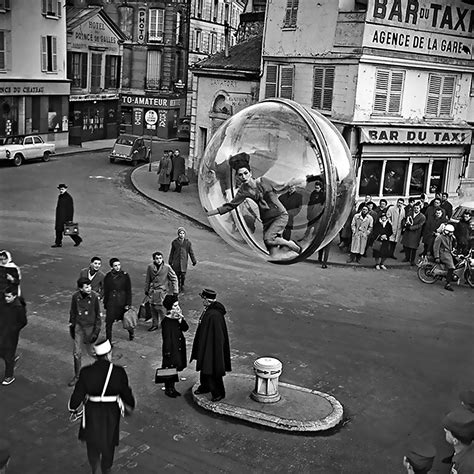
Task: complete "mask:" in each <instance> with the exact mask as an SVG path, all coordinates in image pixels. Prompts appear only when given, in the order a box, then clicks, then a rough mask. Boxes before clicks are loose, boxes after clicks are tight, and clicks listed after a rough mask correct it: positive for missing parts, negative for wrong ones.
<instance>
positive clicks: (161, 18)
mask: <svg viewBox="0 0 474 474" xmlns="http://www.w3.org/2000/svg"><path fill="white" fill-rule="evenodd" d="M149 15H150V16H149V22H148V41H155V42H158V43H163V40H164V30H165V10H164V9H163V8H153V9H150V13H149Z"/></svg>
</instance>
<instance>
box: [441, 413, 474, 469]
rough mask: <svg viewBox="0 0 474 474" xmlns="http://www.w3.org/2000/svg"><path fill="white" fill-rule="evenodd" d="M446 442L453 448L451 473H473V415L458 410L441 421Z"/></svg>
mask: <svg viewBox="0 0 474 474" xmlns="http://www.w3.org/2000/svg"><path fill="white" fill-rule="evenodd" d="M443 428H444V431H445V433H446V441H447V442H448V443H449V444H451V445H452V446H453V447H454V456H453V464H452V467H451V472H452V473H455V474H472V473H473V472H474V444H473V443H472V441H473V439H474V413H472V412H470V411H468V410H466V409H465V408H458V409H456V410H453V411H452V412H450V413H448V414H447V415H446V416H445V417H444V419H443Z"/></svg>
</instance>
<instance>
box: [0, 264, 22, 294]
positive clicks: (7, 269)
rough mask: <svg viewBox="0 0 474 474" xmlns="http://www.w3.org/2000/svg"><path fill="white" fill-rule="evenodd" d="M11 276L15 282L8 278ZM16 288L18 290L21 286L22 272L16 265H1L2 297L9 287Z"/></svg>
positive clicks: (0, 282) (0, 286)
mask: <svg viewBox="0 0 474 474" xmlns="http://www.w3.org/2000/svg"><path fill="white" fill-rule="evenodd" d="M7 275H10V276H11V277H12V278H13V281H11V280H9V279H8V278H7ZM9 286H14V287H15V288H18V287H19V286H20V272H19V270H18V267H17V266H16V265H0V295H3V292H4V291H5V290H6V289H7V288H8V287H9Z"/></svg>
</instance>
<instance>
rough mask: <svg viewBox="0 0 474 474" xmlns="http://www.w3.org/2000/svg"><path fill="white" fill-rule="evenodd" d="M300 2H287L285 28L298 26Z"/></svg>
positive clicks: (292, 0)
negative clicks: (297, 17) (297, 18)
mask: <svg viewBox="0 0 474 474" xmlns="http://www.w3.org/2000/svg"><path fill="white" fill-rule="evenodd" d="M298 2H299V0H287V2H286V11H285V20H284V22H283V28H294V27H295V26H296V16H297V14H298Z"/></svg>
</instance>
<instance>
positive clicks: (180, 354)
mask: <svg viewBox="0 0 474 474" xmlns="http://www.w3.org/2000/svg"><path fill="white" fill-rule="evenodd" d="M163 306H164V307H165V309H166V316H165V318H164V319H163V321H162V322H161V335H162V338H163V344H162V351H163V361H162V364H161V367H162V368H163V369H169V368H175V369H176V373H175V374H173V375H170V376H169V378H168V379H166V380H165V395H167V396H168V397H171V398H176V397H178V396H179V395H181V394H180V393H179V392H178V391H177V390H176V389H175V383H176V382H177V381H178V373H177V372H180V371H181V370H183V369H184V368H186V366H187V359H186V340H185V338H184V334H183V332H186V331H187V330H188V329H189V326H188V323H187V322H186V320H185V319H184V317H183V313H182V312H181V308H180V307H179V302H178V297H177V296H176V295H166V296H165V298H164V300H163Z"/></svg>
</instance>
